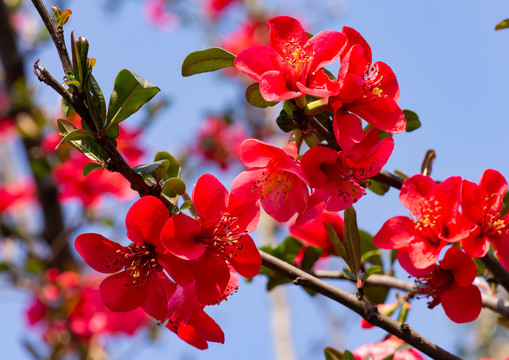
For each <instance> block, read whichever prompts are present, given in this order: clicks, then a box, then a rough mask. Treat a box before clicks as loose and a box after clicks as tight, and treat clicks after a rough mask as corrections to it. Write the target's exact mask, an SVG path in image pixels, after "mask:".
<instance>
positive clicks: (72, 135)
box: [55, 129, 94, 149]
mask: <svg viewBox="0 0 509 360" xmlns="http://www.w3.org/2000/svg"><path fill="white" fill-rule="evenodd" d="M61 135H63V134H61ZM86 138H90V139H92V140H93V139H94V133H92V132H91V131H90V130H87V129H75V130H72V131H70V132H68V133H67V134H65V135H64V137H63V138H62V140H60V142H59V143H58V145H57V147H56V148H55V149H58V148H59V147H60V145H62V144H63V143H65V142H70V141H71V140H83V139H86Z"/></svg>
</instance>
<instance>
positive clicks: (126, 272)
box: [75, 196, 184, 321]
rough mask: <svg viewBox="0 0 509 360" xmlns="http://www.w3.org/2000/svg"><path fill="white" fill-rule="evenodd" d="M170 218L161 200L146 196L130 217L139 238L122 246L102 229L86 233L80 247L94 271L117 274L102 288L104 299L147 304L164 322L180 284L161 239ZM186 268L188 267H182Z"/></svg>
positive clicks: (130, 305)
mask: <svg viewBox="0 0 509 360" xmlns="http://www.w3.org/2000/svg"><path fill="white" fill-rule="evenodd" d="M168 218H169V211H168V209H167V208H166V206H164V204H163V203H162V202H161V200H159V199H157V198H155V197H153V196H145V197H143V198H141V199H139V200H138V201H136V202H135V203H134V204H133V206H132V207H131V208H130V209H129V212H128V213H127V216H126V227H127V237H128V238H129V239H131V240H132V241H133V243H132V244H131V245H129V246H122V245H120V244H117V243H115V242H113V241H110V240H108V239H106V238H105V237H103V236H102V235H99V234H94V233H88V234H82V235H80V236H78V237H77V238H76V241H75V247H76V250H78V252H79V254H80V255H81V256H82V257H83V259H84V260H85V261H86V263H87V264H88V265H90V266H91V267H92V268H93V269H94V270H96V271H99V272H101V273H106V274H114V275H111V276H109V277H107V278H106V279H104V280H103V281H102V283H101V285H100V287H99V289H100V291H101V297H102V300H103V302H104V304H105V305H106V306H107V307H108V308H109V309H110V310H112V311H130V310H134V309H136V308H137V307H141V308H142V309H143V310H145V311H146V312H147V313H148V314H149V315H150V316H152V317H154V318H156V319H158V320H160V321H164V320H165V319H166V313H167V304H168V300H169V298H170V296H171V295H172V293H173V291H174V290H175V284H174V283H173V282H172V281H171V280H170V279H169V278H168V276H167V275H166V273H165V272H164V271H163V266H165V268H166V270H167V271H169V272H170V274H172V273H173V269H171V268H168V267H167V265H168V264H172V263H173V262H174V257H173V256H171V254H168V253H167V252H166V250H165V249H164V248H163V247H162V245H161V243H160V240H159V238H160V233H161V230H162V228H163V226H164V223H165V222H166V220H168ZM180 271H181V272H183V271H184V270H180Z"/></svg>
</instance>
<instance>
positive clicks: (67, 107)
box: [62, 98, 74, 117]
mask: <svg viewBox="0 0 509 360" xmlns="http://www.w3.org/2000/svg"><path fill="white" fill-rule="evenodd" d="M73 111H74V108H73V107H72V106H71V105H70V104H69V103H68V102H67V100H65V98H62V112H63V113H64V115H65V116H67V117H69V116H71V114H72V113H73Z"/></svg>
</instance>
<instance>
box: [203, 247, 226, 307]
mask: <svg viewBox="0 0 509 360" xmlns="http://www.w3.org/2000/svg"><path fill="white" fill-rule="evenodd" d="M197 265H198V268H197V277H196V297H197V298H198V301H199V302H200V303H202V304H203V305H210V304H214V303H215V302H216V301H217V300H218V299H219V298H220V297H221V296H222V295H223V293H224V290H225V289H226V286H227V285H228V281H229V279H230V269H229V268H228V265H226V262H225V261H224V260H223V259H222V258H221V257H219V256H217V255H216V254H213V253H212V254H209V252H207V253H205V255H203V256H202V257H200V258H199V259H198V264H197Z"/></svg>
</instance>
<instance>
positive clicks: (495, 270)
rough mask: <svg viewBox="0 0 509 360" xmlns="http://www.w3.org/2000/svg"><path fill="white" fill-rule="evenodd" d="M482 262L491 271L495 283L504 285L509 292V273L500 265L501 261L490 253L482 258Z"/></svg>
mask: <svg viewBox="0 0 509 360" xmlns="http://www.w3.org/2000/svg"><path fill="white" fill-rule="evenodd" d="M481 261H482V262H483V263H484V265H485V266H486V267H487V268H488V269H489V270H490V271H491V273H492V274H493V278H494V280H495V282H496V283H497V284H500V285H502V286H503V287H504V289H505V290H506V291H507V292H509V272H508V271H507V269H506V268H505V267H503V266H502V264H500V261H498V260H497V259H496V258H495V256H494V255H493V254H492V253H490V252H488V253H487V254H486V255H485V256H484V257H482V258H481Z"/></svg>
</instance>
